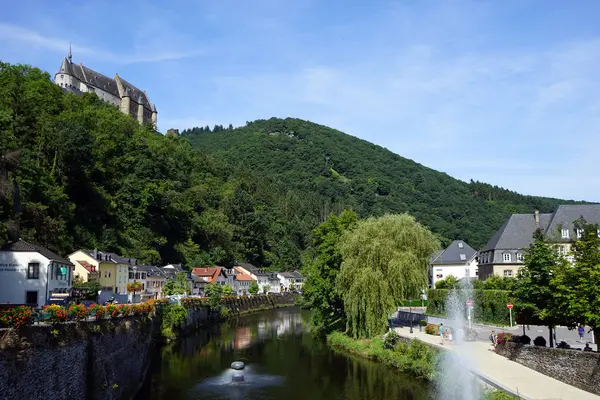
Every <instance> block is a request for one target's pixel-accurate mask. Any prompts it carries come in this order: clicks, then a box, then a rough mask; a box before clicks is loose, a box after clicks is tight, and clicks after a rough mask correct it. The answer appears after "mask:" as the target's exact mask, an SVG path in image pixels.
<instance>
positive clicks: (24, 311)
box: [0, 306, 33, 328]
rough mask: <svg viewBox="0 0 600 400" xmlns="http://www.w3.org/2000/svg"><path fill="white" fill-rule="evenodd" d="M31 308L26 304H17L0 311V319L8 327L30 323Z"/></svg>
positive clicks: (17, 326) (18, 326)
mask: <svg viewBox="0 0 600 400" xmlns="http://www.w3.org/2000/svg"><path fill="white" fill-rule="evenodd" d="M32 316H33V310H32V309H31V307H27V306H17V307H13V308H9V309H7V310H2V311H0V321H2V323H3V324H4V325H6V326H8V327H10V328H21V327H23V326H27V325H31V317H32Z"/></svg>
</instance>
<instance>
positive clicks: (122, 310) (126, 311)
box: [117, 304, 131, 317]
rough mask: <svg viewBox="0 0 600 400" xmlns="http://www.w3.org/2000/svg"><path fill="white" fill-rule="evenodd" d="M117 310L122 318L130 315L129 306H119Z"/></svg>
mask: <svg viewBox="0 0 600 400" xmlns="http://www.w3.org/2000/svg"><path fill="white" fill-rule="evenodd" d="M117 308H118V309H119V314H121V316H123V317H126V316H128V315H129V314H131V306H130V305H129V304H119V305H118V306H117Z"/></svg>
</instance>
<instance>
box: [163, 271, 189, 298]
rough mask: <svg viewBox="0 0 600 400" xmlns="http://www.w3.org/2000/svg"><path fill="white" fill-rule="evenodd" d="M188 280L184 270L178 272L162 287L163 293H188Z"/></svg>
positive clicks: (166, 294) (169, 294) (167, 294)
mask: <svg viewBox="0 0 600 400" xmlns="http://www.w3.org/2000/svg"><path fill="white" fill-rule="evenodd" d="M190 293H191V289H190V282H189V281H188V277H187V275H186V274H185V272H178V273H177V276H176V277H175V279H174V280H172V279H170V280H168V281H167V282H166V283H165V286H164V287H163V295H165V296H171V295H185V294H190Z"/></svg>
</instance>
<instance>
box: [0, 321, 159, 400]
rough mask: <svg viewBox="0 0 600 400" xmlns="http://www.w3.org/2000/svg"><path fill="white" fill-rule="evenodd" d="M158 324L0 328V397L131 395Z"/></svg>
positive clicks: (91, 399)
mask: <svg viewBox="0 0 600 400" xmlns="http://www.w3.org/2000/svg"><path fill="white" fill-rule="evenodd" d="M158 324H159V322H158V321H157V319H156V318H155V319H154V320H153V319H151V318H149V317H127V318H121V319H116V320H105V321H101V322H80V323H75V322H73V323H63V324H59V325H56V326H51V325H40V326H30V327H27V328H24V329H22V330H21V331H20V332H16V331H14V330H8V329H7V330H0V397H1V398H2V399H5V400H22V399H45V400H62V399H73V400H76V399H82V400H117V399H124V398H130V397H132V396H133V395H134V394H135V392H136V391H137V390H138V389H139V386H140V382H143V379H144V376H145V374H146V369H147V367H148V366H149V365H150V360H149V356H150V354H151V352H150V348H151V346H152V345H153V343H154V341H153V336H154V334H155V333H156V332H158V331H159V329H158V326H157V325H158Z"/></svg>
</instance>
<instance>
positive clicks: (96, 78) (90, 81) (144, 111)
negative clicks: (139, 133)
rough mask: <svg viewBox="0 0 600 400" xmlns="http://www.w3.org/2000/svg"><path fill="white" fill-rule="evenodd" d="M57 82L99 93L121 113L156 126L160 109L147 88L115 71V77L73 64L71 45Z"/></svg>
mask: <svg viewBox="0 0 600 400" xmlns="http://www.w3.org/2000/svg"><path fill="white" fill-rule="evenodd" d="M54 83H56V84H57V85H59V86H60V87H61V88H63V89H64V90H65V91H70V92H73V93H75V94H81V93H83V92H92V93H96V95H98V97H99V98H101V99H102V100H104V101H106V102H108V103H111V104H114V105H115V106H117V107H118V108H119V110H121V112H122V113H124V114H127V115H130V116H131V117H133V118H135V119H137V120H138V121H139V122H140V123H141V124H145V123H152V124H153V125H154V127H156V126H157V125H156V123H157V119H158V111H157V110H156V106H155V105H154V104H153V103H151V102H150V99H149V98H148V95H147V94H146V92H145V91H143V90H140V89H138V88H137V87H135V86H133V85H132V84H131V83H129V82H127V81H126V80H125V79H123V78H121V77H120V76H119V74H116V75H115V77H114V79H113V78H109V77H107V76H104V75H102V74H101V73H99V72H96V71H94V70H93V69H90V68H88V67H85V66H84V65H83V64H73V56H72V53H71V49H69V55H68V56H67V57H65V58H64V59H63V62H62V64H61V65H60V68H59V70H58V72H57V73H56V75H54Z"/></svg>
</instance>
